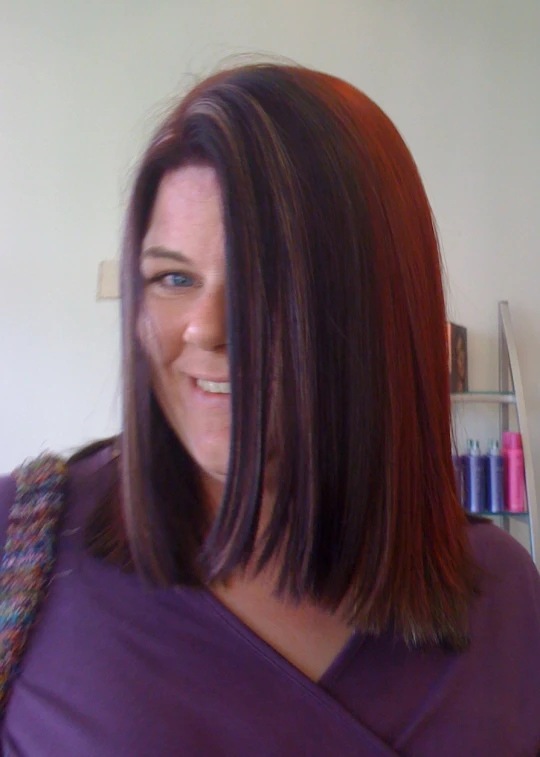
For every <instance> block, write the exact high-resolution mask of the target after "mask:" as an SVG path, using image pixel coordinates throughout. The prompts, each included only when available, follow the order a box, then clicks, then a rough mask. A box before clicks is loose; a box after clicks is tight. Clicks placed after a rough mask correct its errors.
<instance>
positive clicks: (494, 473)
mask: <svg viewBox="0 0 540 757" xmlns="http://www.w3.org/2000/svg"><path fill="white" fill-rule="evenodd" d="M488 449H489V451H488V454H487V455H486V457H485V465H486V510H489V511H490V512H491V513H500V512H502V511H503V510H504V458H503V456H502V455H501V450H500V447H499V442H498V441H497V440H491V441H490V442H489V445H488Z"/></svg>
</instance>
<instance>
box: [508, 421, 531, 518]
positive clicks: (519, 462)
mask: <svg viewBox="0 0 540 757" xmlns="http://www.w3.org/2000/svg"><path fill="white" fill-rule="evenodd" d="M503 458H504V493H505V509H506V510H508V511H509V512H511V513H523V512H525V511H526V505H525V461H524V458H523V445H522V441H521V434H519V433H517V432H515V431H505V432H504V433H503Z"/></svg>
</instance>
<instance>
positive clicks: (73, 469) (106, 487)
mask: <svg viewBox="0 0 540 757" xmlns="http://www.w3.org/2000/svg"><path fill="white" fill-rule="evenodd" d="M116 480H117V476H116V454H115V452H114V447H113V443H112V441H109V440H107V441H105V442H102V443H98V444H95V445H92V447H89V448H88V449H87V450H83V451H82V452H80V453H78V454H77V455H75V456H74V457H73V458H71V460H68V461H67V471H66V509H67V511H68V512H67V517H68V520H74V519H75V520H79V521H81V522H82V521H84V519H85V517H86V515H87V514H88V512H90V511H91V509H92V508H93V507H94V506H95V504H96V503H97V502H98V501H99V500H100V499H101V498H102V497H104V496H105V495H106V494H107V492H108V491H110V489H111V487H112V486H114V485H115V483H116ZM16 490H17V482H16V479H15V476H14V475H13V474H11V475H7V476H0V551H2V550H3V548H4V544H5V538H6V531H7V523H8V517H9V511H10V508H11V506H12V504H13V502H14V501H15V496H16Z"/></svg>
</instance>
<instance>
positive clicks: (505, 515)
mask: <svg viewBox="0 0 540 757" xmlns="http://www.w3.org/2000/svg"><path fill="white" fill-rule="evenodd" d="M465 512H466V513H467V515H480V516H481V517H482V518H517V519H518V520H527V519H528V517H529V513H528V511H527V512H524V513H511V512H509V511H507V510H503V512H502V513H492V512H491V510H484V511H482V512H481V513H471V512H469V510H466V511H465Z"/></svg>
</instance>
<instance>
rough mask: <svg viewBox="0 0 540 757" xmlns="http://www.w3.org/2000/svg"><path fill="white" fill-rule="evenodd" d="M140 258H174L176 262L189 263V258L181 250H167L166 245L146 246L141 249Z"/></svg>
mask: <svg viewBox="0 0 540 757" xmlns="http://www.w3.org/2000/svg"><path fill="white" fill-rule="evenodd" d="M141 258H154V259H158V260H175V261H176V262H177V263H189V262H190V260H189V258H188V257H186V256H185V255H184V253H182V252H176V251H175V250H168V249H167V248H166V247H147V248H146V250H143V251H142V254H141Z"/></svg>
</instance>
